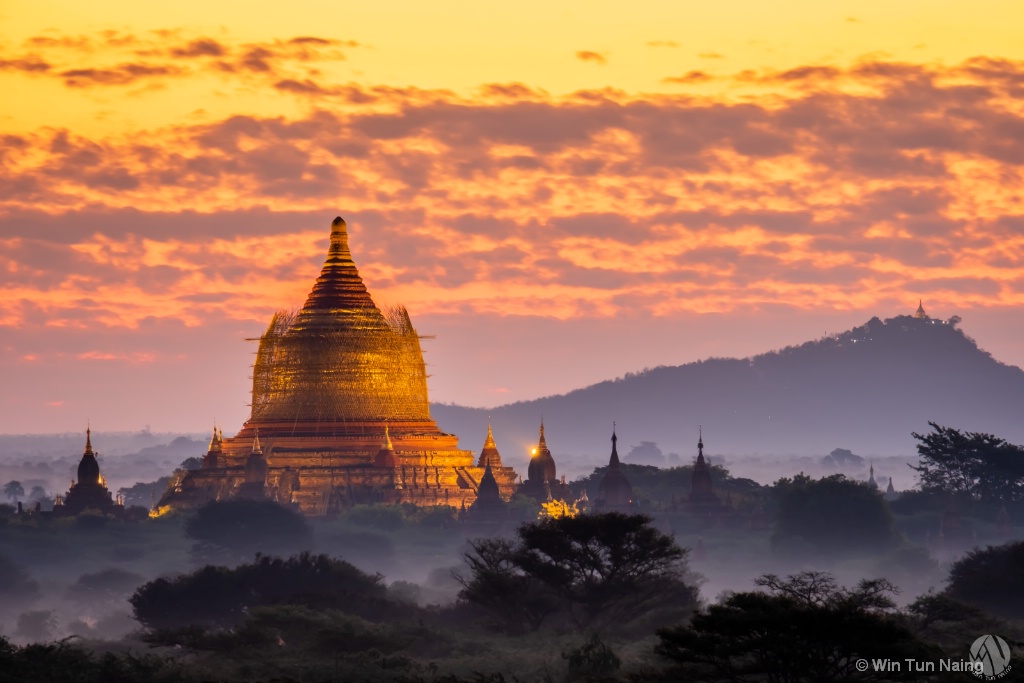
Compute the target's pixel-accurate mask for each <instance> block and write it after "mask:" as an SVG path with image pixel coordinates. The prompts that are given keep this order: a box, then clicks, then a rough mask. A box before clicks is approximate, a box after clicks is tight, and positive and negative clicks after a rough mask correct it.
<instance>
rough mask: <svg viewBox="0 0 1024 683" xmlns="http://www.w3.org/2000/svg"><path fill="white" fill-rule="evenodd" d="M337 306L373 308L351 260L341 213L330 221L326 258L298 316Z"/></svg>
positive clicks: (323, 311)
mask: <svg viewBox="0 0 1024 683" xmlns="http://www.w3.org/2000/svg"><path fill="white" fill-rule="evenodd" d="M339 309H342V310H344V309H348V310H353V309H372V310H376V309H377V307H376V306H375V305H374V303H373V299H371V298H370V293H369V292H368V291H366V285H364V284H363V278H361V277H360V276H359V271H358V270H357V269H356V264H355V262H354V261H353V260H352V252H351V251H349V248H348V229H347V226H346V225H345V221H344V220H343V219H342V218H341V216H338V217H337V218H335V219H334V222H332V223H331V246H330V247H329V248H328V249H327V259H326V260H325V261H324V267H323V269H322V270H321V271H320V277H318V278H317V279H316V284H315V285H313V291H311V292H310V293H309V297H308V298H307V299H306V303H305V305H304V306H303V307H302V311H300V313H299V316H300V318H305V317H308V316H313V315H315V314H318V313H319V314H324V313H330V312H331V311H337V310H339ZM381 321H383V318H381Z"/></svg>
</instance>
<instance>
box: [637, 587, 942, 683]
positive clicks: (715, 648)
mask: <svg viewBox="0 0 1024 683" xmlns="http://www.w3.org/2000/svg"><path fill="white" fill-rule="evenodd" d="M755 583H756V584H757V585H758V586H759V587H761V588H762V589H764V590H761V591H751V592H745V593H734V594H732V595H730V596H729V597H727V598H726V599H725V600H724V601H723V602H721V603H719V604H717V605H712V606H711V607H709V608H708V609H707V610H706V611H701V612H699V613H697V614H696V615H694V617H693V619H692V620H691V622H690V623H689V624H687V625H685V626H677V627H674V628H668V629H661V630H659V631H658V638H659V639H660V641H661V642H660V643H659V644H658V645H657V646H656V648H655V651H656V652H657V653H658V654H659V655H661V656H662V657H664V658H666V659H668V660H669V661H670V662H672V664H673V669H672V671H671V672H670V676H671V678H672V679H673V680H674V679H678V680H683V679H686V680H691V679H692V680H702V681H749V680H769V681H779V682H782V681H787V682H790V681H792V682H795V681H842V680H871V679H877V678H879V677H880V676H879V674H878V673H875V672H872V671H868V672H866V673H862V672H860V671H858V670H857V667H856V663H857V660H859V659H861V658H866V659H868V660H871V659H878V658H888V659H891V660H894V661H903V660H904V659H906V658H908V657H912V658H915V659H930V660H931V661H934V660H935V659H937V658H938V657H939V656H941V654H942V653H941V652H940V651H938V650H937V649H936V648H934V647H932V646H929V645H926V644H925V643H922V642H921V641H919V640H918V639H917V638H916V637H915V636H914V635H913V634H912V633H911V632H910V631H909V630H908V629H907V628H906V627H904V626H903V625H902V624H901V623H900V622H899V620H898V619H897V617H896V615H895V614H894V605H893V602H892V599H891V598H890V597H889V595H891V594H893V593H895V588H894V587H893V586H892V585H891V584H890V583H889V582H888V581H885V580H884V579H877V580H872V581H862V582H861V583H860V584H858V585H857V587H856V588H854V589H852V590H851V589H847V588H845V587H839V586H837V584H836V582H835V579H833V578H832V576H831V575H829V574H824V573H819V572H801V573H799V574H795V575H792V576H789V577H787V578H785V579H781V578H779V577H778V576H775V575H771V574H768V575H765V576H762V577H761V578H760V579H758V580H757V581H756V582H755ZM883 675H884V676H886V677H887V680H891V679H900V678H901V677H902V678H908V679H909V678H913V677H914V676H916V675H919V674H914V673H912V672H903V673H896V674H892V673H885V674H883Z"/></svg>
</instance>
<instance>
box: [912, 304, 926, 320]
mask: <svg viewBox="0 0 1024 683" xmlns="http://www.w3.org/2000/svg"><path fill="white" fill-rule="evenodd" d="M914 317H915V318H927V317H928V314H927V313H925V312H924V299H918V300H917V311H916V312H915V313H914Z"/></svg>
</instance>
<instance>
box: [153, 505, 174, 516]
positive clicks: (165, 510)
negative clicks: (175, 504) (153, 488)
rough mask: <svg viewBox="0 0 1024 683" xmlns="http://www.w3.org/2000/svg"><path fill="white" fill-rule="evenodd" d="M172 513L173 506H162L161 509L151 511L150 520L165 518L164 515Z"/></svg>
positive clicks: (156, 508)
mask: <svg viewBox="0 0 1024 683" xmlns="http://www.w3.org/2000/svg"><path fill="white" fill-rule="evenodd" d="M170 511H171V506H170V505H160V506H159V507H155V508H153V509H152V510H150V511H149V517H150V519H156V518H157V517H163V516H164V515H166V514H167V513H168V512H170Z"/></svg>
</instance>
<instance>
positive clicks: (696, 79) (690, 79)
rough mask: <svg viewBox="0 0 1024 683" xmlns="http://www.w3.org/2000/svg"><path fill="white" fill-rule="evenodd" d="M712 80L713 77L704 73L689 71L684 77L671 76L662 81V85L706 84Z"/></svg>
mask: <svg viewBox="0 0 1024 683" xmlns="http://www.w3.org/2000/svg"><path fill="white" fill-rule="evenodd" d="M710 80H712V76H710V75H708V74H707V73H705V72H704V71H697V70H694V71H688V72H686V74H684V75H682V76H670V77H668V78H663V79H661V82H662V83H682V84H689V83H706V82H707V81H710Z"/></svg>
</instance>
